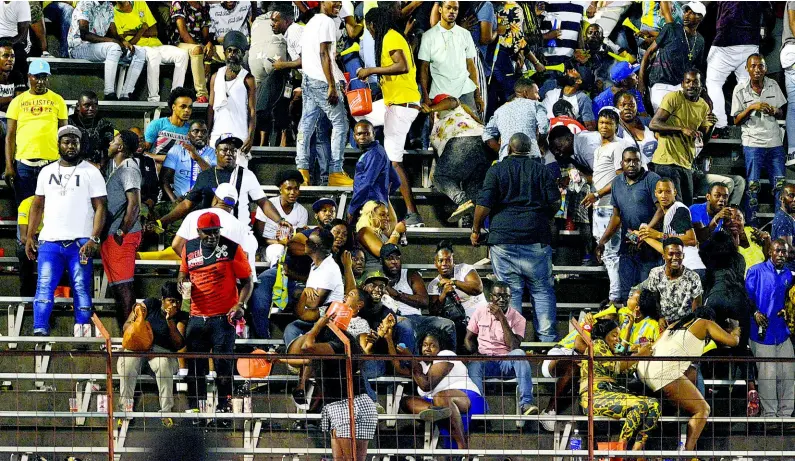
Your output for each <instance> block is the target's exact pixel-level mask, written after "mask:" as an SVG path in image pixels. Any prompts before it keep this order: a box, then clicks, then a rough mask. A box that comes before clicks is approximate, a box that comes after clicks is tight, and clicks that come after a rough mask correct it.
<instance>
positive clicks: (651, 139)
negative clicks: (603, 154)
mask: <svg viewBox="0 0 795 461" xmlns="http://www.w3.org/2000/svg"><path fill="white" fill-rule="evenodd" d="M619 132H620V135H621V139H623V140H624V141H625V142H626V144H627V146H633V147H637V148H638V151H640V162H641V164H642V165H643V168H646V167H647V165H648V164H649V163H650V162H651V158H652V156H653V155H654V151H655V150H657V138H656V137H655V136H654V132H653V131H651V130H650V129H649V127H647V126H644V127H643V139H641V140H640V141H638V140H636V139H635V137H634V136H632V133H630V132H629V130H625V129H621V130H619ZM616 136H618V135H616ZM651 143H654V144H653V146H654V147H653V148H651V149H648V148H647V147H646V146H648V145H649V144H651ZM647 151H648V154H649V155H646V154H647Z"/></svg>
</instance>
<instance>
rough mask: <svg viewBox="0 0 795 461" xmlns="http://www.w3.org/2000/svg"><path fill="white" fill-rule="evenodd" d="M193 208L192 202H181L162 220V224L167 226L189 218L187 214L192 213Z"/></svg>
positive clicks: (186, 200)
mask: <svg viewBox="0 0 795 461" xmlns="http://www.w3.org/2000/svg"><path fill="white" fill-rule="evenodd" d="M192 208H193V202H191V201H190V200H188V199H185V200H183V201H181V202H179V203H178V204H177V206H175V207H174V209H173V210H171V213H169V214H167V215H165V216H163V217H162V218H160V224H162V225H164V226H165V225H166V224H170V223H172V222H174V221H178V220H180V219H182V218H184V217H185V216H187V214H188V213H190V210H191V209H192Z"/></svg>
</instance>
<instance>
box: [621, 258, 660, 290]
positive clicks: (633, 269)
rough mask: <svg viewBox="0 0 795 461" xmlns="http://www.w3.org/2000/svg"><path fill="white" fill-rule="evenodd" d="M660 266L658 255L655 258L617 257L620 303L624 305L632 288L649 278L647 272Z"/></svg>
mask: <svg viewBox="0 0 795 461" xmlns="http://www.w3.org/2000/svg"><path fill="white" fill-rule="evenodd" d="M652 251H653V250H652ZM660 265H662V258H661V257H660V255H659V254H658V255H656V257H650V256H648V255H640V254H632V255H629V254H621V255H619V257H618V275H619V279H620V280H621V301H622V302H624V303H626V302H627V298H629V291H630V290H631V289H632V287H634V286H635V285H637V284H639V283H640V282H642V281H644V280H646V279H647V278H649V272H651V270H652V269H653V268H655V267H657V266H660Z"/></svg>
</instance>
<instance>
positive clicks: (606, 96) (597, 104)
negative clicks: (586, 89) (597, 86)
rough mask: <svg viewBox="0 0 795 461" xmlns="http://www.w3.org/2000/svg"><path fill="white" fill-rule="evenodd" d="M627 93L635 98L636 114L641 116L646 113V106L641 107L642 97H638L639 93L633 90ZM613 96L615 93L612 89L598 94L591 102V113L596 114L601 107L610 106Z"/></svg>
mask: <svg viewBox="0 0 795 461" xmlns="http://www.w3.org/2000/svg"><path fill="white" fill-rule="evenodd" d="M629 92H630V93H631V94H632V96H635V103H637V105H638V113H639V114H642V113H644V112H646V106H644V105H643V96H641V95H640V91H638V90H636V89H634V88H633V89H631V90H629ZM614 96H615V93H613V90H612V88H608V89H606V90H604V91H602V92H601V93H599V95H598V96H597V97H596V98H594V100H593V113H594V114H598V113H599V110H600V109H601V108H602V107H605V106H612V105H613V97H614Z"/></svg>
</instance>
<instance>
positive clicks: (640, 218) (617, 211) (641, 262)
mask: <svg viewBox="0 0 795 461" xmlns="http://www.w3.org/2000/svg"><path fill="white" fill-rule="evenodd" d="M621 159H622V160H621V171H622V173H621V174H619V175H618V176H616V177H615V179H613V185H612V201H613V213H612V216H611V217H610V222H609V223H608V225H607V229H605V231H604V234H602V236H601V237H600V238H599V239H598V240H597V242H598V243H597V247H596V257H597V258H601V255H602V253H603V252H604V251H605V245H606V244H607V242H609V241H610V239H612V238H613V236H614V235H616V233H617V232H618V233H619V238H620V239H621V246H620V247H619V248H618V275H619V280H620V283H621V293H620V295H619V299H620V300H621V302H622V303H626V301H627V299H628V298H629V291H630V289H631V288H632V287H633V286H635V285H637V284H638V283H640V282H642V281H644V280H646V278H647V277H648V276H649V271H651V269H652V268H653V267H657V266H659V265H660V262H661V261H660V255H659V253H657V252H656V251H654V249H652V248H651V247H650V246H648V245H646V244H645V243H642V242H641V243H637V242H632V241H630V240H629V235H630V234H631V233H632V232H634V231H637V230H638V229H640V228H641V226H642V225H644V224H648V223H649V222H651V220H652V219H653V218H654V215H655V213H656V212H657V198H656V196H655V195H654V190H655V187H657V182H658V181H659V180H660V177H659V176H658V175H657V174H656V173H653V172H651V171H646V169H645V168H643V163H642V161H641V155H640V152H638V149H637V148H635V147H627V148H626V149H624V152H623V153H622V154H621Z"/></svg>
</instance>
